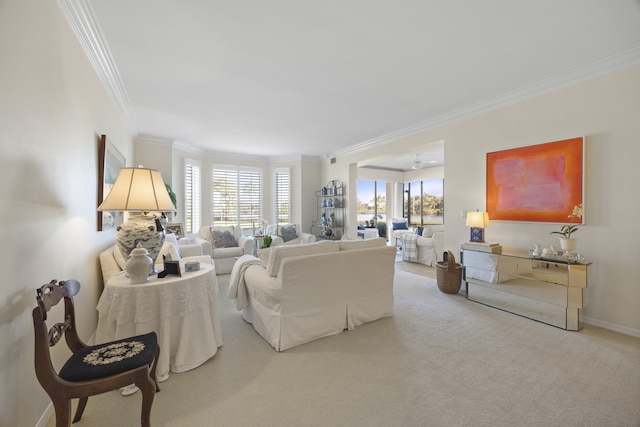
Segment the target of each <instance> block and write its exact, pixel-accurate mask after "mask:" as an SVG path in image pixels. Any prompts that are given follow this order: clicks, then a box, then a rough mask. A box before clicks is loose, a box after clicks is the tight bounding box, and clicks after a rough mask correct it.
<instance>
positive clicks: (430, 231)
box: [402, 225, 444, 267]
mask: <svg viewBox="0 0 640 427" xmlns="http://www.w3.org/2000/svg"><path fill="white" fill-rule="evenodd" d="M412 246H413V247H412ZM402 248H403V253H402V259H403V261H410V262H419V263H420V264H424V265H428V266H431V267H434V266H435V264H436V262H437V261H442V260H443V256H442V255H443V253H444V226H442V225H432V226H426V227H424V228H423V230H422V234H420V235H416V234H415V233H410V234H405V235H403V236H402ZM409 254H411V255H413V256H415V258H413V259H412V258H410V257H409V256H408V255H409Z"/></svg>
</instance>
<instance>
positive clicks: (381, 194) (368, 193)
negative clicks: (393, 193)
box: [356, 179, 387, 237]
mask: <svg viewBox="0 0 640 427" xmlns="http://www.w3.org/2000/svg"><path fill="white" fill-rule="evenodd" d="M357 197H358V203H357V207H356V209H357V213H358V224H360V225H362V224H364V222H365V221H371V220H372V219H373V218H374V217H375V218H376V222H377V223H378V225H382V224H384V223H386V221H387V183H386V182H385V181H368V180H363V179H360V180H358V196H357ZM379 232H380V237H386V235H383V234H384V233H385V228H384V227H379Z"/></svg>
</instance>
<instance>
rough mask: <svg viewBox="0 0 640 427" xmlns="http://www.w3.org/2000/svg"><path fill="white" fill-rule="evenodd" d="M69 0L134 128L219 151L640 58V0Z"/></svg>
mask: <svg viewBox="0 0 640 427" xmlns="http://www.w3.org/2000/svg"><path fill="white" fill-rule="evenodd" d="M87 1H88V2H89V3H86V2H87ZM67 2H68V3H70V4H72V6H71V8H72V9H73V8H74V7H76V8H78V9H83V8H84V9H85V10H84V12H88V14H89V15H90V18H91V17H93V19H95V21H91V19H89V26H90V27H93V28H89V29H88V30H86V29H85V30H84V31H85V32H87V31H89V32H91V31H94V32H95V34H94V35H96V37H98V38H99V39H101V40H102V42H103V43H104V49H105V52H101V53H100V52H99V53H98V54H95V53H94V54H95V55H97V56H98V57H99V55H100V54H104V55H106V59H103V58H100V57H99V59H98V62H103V61H106V62H108V61H109V60H111V61H112V65H111V67H112V71H113V73H112V74H111V75H107V76H106V80H109V81H110V82H109V85H111V89H110V90H111V91H115V92H116V95H115V96H116V97H117V96H119V97H120V99H119V102H120V104H121V107H122V109H123V110H124V112H125V113H126V115H127V116H128V118H129V120H130V123H131V124H132V127H133V130H134V132H135V133H137V134H138V135H141V136H150V137H154V138H160V139H167V140H171V141H178V142H181V143H184V144H187V145H191V146H193V147H198V148H200V149H202V150H205V151H214V152H233V153H240V154H253V155H260V156H291V155H305V156H322V157H326V156H328V155H332V154H336V153H338V154H339V153H341V152H348V151H353V150H357V149H359V148H362V147H365V146H369V145H372V144H377V143H382V142H384V141H385V140H387V139H389V138H390V137H393V136H397V135H401V134H406V133H410V132H415V131H417V130H420V129H425V128H427V127H429V126H433V125H435V124H439V123H443V122H446V121H447V120H451V119H454V118H458V117H461V116H464V115H469V114H473V113H474V112H477V111H481V110H483V109H486V108H489V107H491V106H496V105H500V104H504V103H506V102H511V101H513V100H515V99H521V98H523V97H526V96H531V95H534V94H537V93H541V92H543V91H545V90H550V89H553V88H555V87H559V86H562V85H565V84H569V83H571V82H574V81H578V80H581V79H585V78H589V77H592V76H594V75H597V74H599V73H603V72H608V71H610V70H613V69H616V68H622V67H625V66H628V65H632V64H636V63H640V1H639V0H616V1H607V0H563V1H557V0H538V1H524V0H520V1H514V0H485V1H469V0H467V1H462V0H448V1H444V0H439V1H436V0H405V1H402V0H395V1H393V0H324V1H322V2H319V1H302V0H271V1H253V2H246V1H206V0H181V1H180V2H177V1H168V0H136V1H131V0H67ZM74 2H76V3H75V4H76V6H73V4H74ZM78 5H79V6H78ZM63 9H64V7H63ZM67 16H69V14H68V13H67ZM85 19H86V18H85ZM76 31H77V29H76ZM88 50H91V49H88ZM104 79H105V77H104V76H103V80H104ZM114 88H115V89H114ZM426 142H429V141H426ZM414 155H415V153H411V154H410V156H414ZM403 161H406V158H405V160H403ZM408 167H410V165H409V166H408ZM405 169H406V168H405Z"/></svg>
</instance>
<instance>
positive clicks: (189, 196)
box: [184, 159, 200, 233]
mask: <svg viewBox="0 0 640 427" xmlns="http://www.w3.org/2000/svg"><path fill="white" fill-rule="evenodd" d="M184 194H185V199H184V202H185V203H184V204H185V212H184V221H185V232H187V233H197V232H198V231H199V230H200V164H199V163H198V162H195V161H193V160H188V159H187V160H186V162H185V166H184Z"/></svg>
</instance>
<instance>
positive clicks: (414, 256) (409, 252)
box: [402, 234, 419, 262]
mask: <svg viewBox="0 0 640 427" xmlns="http://www.w3.org/2000/svg"><path fill="white" fill-rule="evenodd" d="M418 237H419V236H418V235H417V234H405V235H404V236H402V260H403V261H411V262H416V261H418V246H417V241H418Z"/></svg>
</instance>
